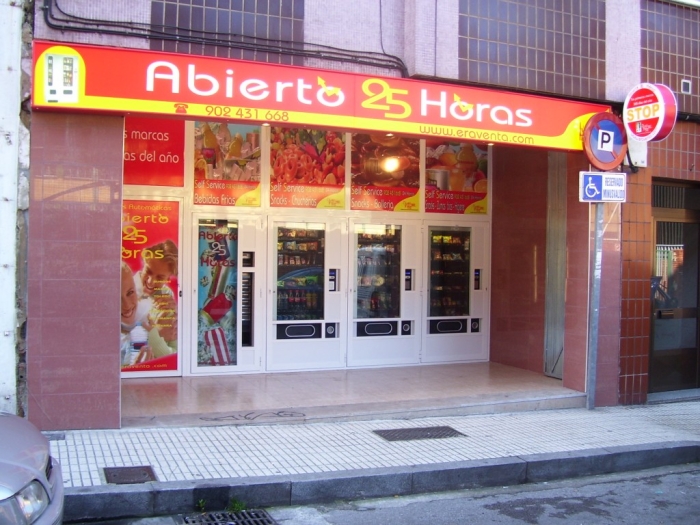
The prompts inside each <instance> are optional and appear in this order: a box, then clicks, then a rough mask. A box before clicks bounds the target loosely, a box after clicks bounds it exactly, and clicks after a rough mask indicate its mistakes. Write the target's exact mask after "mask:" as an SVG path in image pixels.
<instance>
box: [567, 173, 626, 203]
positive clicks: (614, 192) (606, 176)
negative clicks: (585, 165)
mask: <svg viewBox="0 0 700 525" xmlns="http://www.w3.org/2000/svg"><path fill="white" fill-rule="evenodd" d="M626 194H627V177H626V175H625V174H624V173H597V172H589V171H581V172H579V196H578V197H579V198H578V200H579V202H625V200H626Z"/></svg>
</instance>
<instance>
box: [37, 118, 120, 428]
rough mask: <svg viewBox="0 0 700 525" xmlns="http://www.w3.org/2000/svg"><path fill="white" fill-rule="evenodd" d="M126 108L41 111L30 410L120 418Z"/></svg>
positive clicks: (60, 423) (54, 424) (66, 419)
mask: <svg viewBox="0 0 700 525" xmlns="http://www.w3.org/2000/svg"><path fill="white" fill-rule="evenodd" d="M122 133H123V120H122V118H121V117H104V116H99V117H98V116H78V115H64V114H52V113H41V112H38V113H35V114H34V115H33V116H32V151H31V174H30V188H31V191H30V213H31V218H32V220H31V223H30V226H29V265H28V266H29V277H28V294H29V298H28V323H27V326H28V343H27V368H28V373H27V377H28V387H29V388H28V390H29V395H30V399H29V407H28V413H29V419H30V420H31V421H32V422H34V423H35V424H36V425H37V426H39V428H41V429H42V430H57V429H61V430H64V429H78V428H118V427H119V426H120V371H119V323H118V321H117V320H118V318H119V304H120V303H119V294H120V284H119V279H120V272H119V261H120V249H121V248H120V247H121V176H122V175H121V173H122Z"/></svg>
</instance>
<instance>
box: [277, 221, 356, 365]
mask: <svg viewBox="0 0 700 525" xmlns="http://www.w3.org/2000/svg"><path fill="white" fill-rule="evenodd" d="M270 231H271V239H270V241H271V253H272V254H273V256H272V257H271V258H270V262H271V266H270V274H271V279H270V283H271V288H270V296H271V299H272V300H271V301H270V305H269V308H271V312H270V314H271V315H270V316H269V318H270V319H272V322H271V323H270V328H269V330H268V354H267V355H268V357H267V359H268V362H267V363H268V369H271V370H275V369H284V370H294V369H318V368H337V367H341V366H344V364H345V352H344V348H343V347H342V345H341V341H340V339H339V330H340V316H341V311H343V310H344V308H343V305H342V304H341V303H342V300H341V293H340V286H339V284H340V280H339V274H340V268H341V267H342V260H341V258H342V256H343V255H344V254H345V253H347V249H343V247H342V237H343V235H342V223H340V222H339V223H333V222H330V223H323V222H319V223H311V222H298V221H296V222H295V221H280V222H274V223H273V227H272V228H271V229H270Z"/></svg>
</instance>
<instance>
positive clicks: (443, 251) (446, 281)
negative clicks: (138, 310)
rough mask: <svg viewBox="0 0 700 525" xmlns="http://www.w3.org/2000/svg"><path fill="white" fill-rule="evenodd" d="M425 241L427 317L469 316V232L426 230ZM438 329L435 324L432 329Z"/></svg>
mask: <svg viewBox="0 0 700 525" xmlns="http://www.w3.org/2000/svg"><path fill="white" fill-rule="evenodd" d="M428 240H429V243H430V247H429V257H430V275H429V281H428V286H429V290H428V293H429V299H428V310H429V312H428V317H431V318H433V317H460V316H467V315H469V249H470V232H469V229H468V228H449V229H447V228H439V227H430V228H429V230H428ZM448 326H449V327H453V324H452V323H450V324H445V327H448ZM439 327H440V324H439V322H438V323H436V324H435V328H436V329H439ZM446 329H448V330H453V329H454V328H446ZM464 329H465V330H466V325H465V327H464Z"/></svg>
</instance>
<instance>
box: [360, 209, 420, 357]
mask: <svg viewBox="0 0 700 525" xmlns="http://www.w3.org/2000/svg"><path fill="white" fill-rule="evenodd" d="M419 231H420V223H419V222H417V221H415V222H412V221H399V222H396V223H392V224H368V223H361V222H359V221H358V222H354V221H353V222H351V235H350V239H351V247H352V249H353V251H354V257H353V258H352V264H353V268H352V271H353V275H352V276H351V284H350V285H351V286H352V290H351V291H352V294H351V305H350V309H349V310H350V315H351V316H352V318H351V319H350V321H349V325H350V328H349V334H348V339H349V340H348V366H368V365H370V366H371V365H390V364H411V363H417V362H418V359H419V350H420V337H419V335H418V330H417V329H416V328H417V322H418V321H419V319H420V306H419V305H420V282H419V281H418V279H419V272H418V270H419V268H420V243H419V242H410V239H419V238H420V235H419V233H418V232H419Z"/></svg>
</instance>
